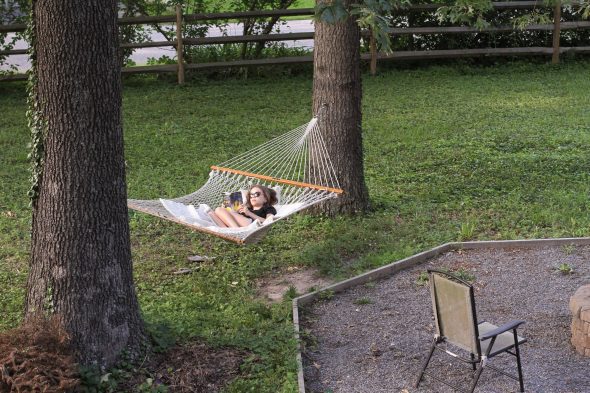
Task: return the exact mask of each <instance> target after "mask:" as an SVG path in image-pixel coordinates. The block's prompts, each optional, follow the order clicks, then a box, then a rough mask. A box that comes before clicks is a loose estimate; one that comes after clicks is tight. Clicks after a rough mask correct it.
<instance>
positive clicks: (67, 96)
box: [25, 0, 145, 366]
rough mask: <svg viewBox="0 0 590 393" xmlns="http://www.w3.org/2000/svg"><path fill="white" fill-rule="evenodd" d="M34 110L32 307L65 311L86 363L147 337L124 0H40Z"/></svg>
mask: <svg viewBox="0 0 590 393" xmlns="http://www.w3.org/2000/svg"><path fill="white" fill-rule="evenodd" d="M32 6H33V13H32V14H33V18H34V20H33V23H32V26H33V28H34V34H33V36H34V37H35V41H34V42H33V45H34V53H35V55H36V61H35V63H34V65H35V69H34V70H33V75H35V77H36V79H35V80H34V82H35V86H34V92H35V94H34V100H33V103H32V108H31V110H32V111H33V112H35V113H36V114H37V115H39V117H40V118H42V119H43V125H44V132H43V147H44V150H43V154H44V157H43V160H42V163H43V166H42V176H39V178H38V180H39V183H38V187H37V190H38V191H37V196H36V199H35V203H34V204H33V221H32V248H31V260H30V270H29V277H28V282H27V294H26V301H25V311H26V312H25V316H26V317H30V316H32V315H34V314H36V313H39V312H45V313H51V314H57V315H58V316H59V317H60V319H61V321H62V323H63V324H64V327H65V328H66V330H67V331H68V333H69V334H70V336H71V340H72V345H73V347H74V349H75V351H76V354H77V356H78V360H79V361H80V362H81V363H82V364H88V365H90V364H94V365H99V366H109V365H112V364H113V363H115V362H116V361H117V359H118V357H119V356H120V355H121V353H122V352H123V351H124V350H127V351H128V353H129V354H130V355H131V356H134V355H137V354H139V352H140V349H141V345H142V344H143V343H144V342H145V334H144V329H143V323H142V320H141V317H140V312H139V305H138V301H137V297H136V294H135V290H134V286H133V276H132V264H131V249H130V241H129V225H128V215H127V205H126V200H127V191H126V182H125V161H124V157H123V127H122V118H121V76H120V75H121V74H120V73H121V66H120V63H119V61H118V30H117V2H116V1H114V0H111V1H104V0H84V1H81V0H78V1H72V2H64V1H61V0H37V1H34V2H33V5H32Z"/></svg>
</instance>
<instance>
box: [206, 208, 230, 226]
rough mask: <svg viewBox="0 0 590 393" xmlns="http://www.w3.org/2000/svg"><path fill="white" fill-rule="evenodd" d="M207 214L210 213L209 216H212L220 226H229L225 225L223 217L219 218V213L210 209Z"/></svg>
mask: <svg viewBox="0 0 590 393" xmlns="http://www.w3.org/2000/svg"><path fill="white" fill-rule="evenodd" d="M207 214H209V217H211V219H212V220H213V221H214V222H215V224H217V226H218V227H222V228H226V227H227V225H225V222H223V221H222V220H221V218H219V217H218V216H217V214H215V213H214V212H213V211H211V210H210V211H208V212H207Z"/></svg>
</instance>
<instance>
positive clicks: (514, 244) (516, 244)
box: [293, 237, 590, 393]
mask: <svg viewBox="0 0 590 393" xmlns="http://www.w3.org/2000/svg"><path fill="white" fill-rule="evenodd" d="M565 244H573V245H577V246H583V245H590V237H579V238H553V239H532V240H498V241H496V240H491V241H473V242H452V243H445V244H443V245H441V246H438V247H435V248H433V249H431V250H428V251H424V252H421V253H419V254H415V255H412V256H410V257H407V258H404V259H401V260H399V261H396V262H393V263H390V264H389V265H385V266H382V267H380V268H377V269H374V270H371V271H368V272H366V273H363V274H361V275H359V276H356V277H352V278H349V279H347V280H344V281H341V282H338V283H335V284H332V285H330V286H327V287H325V288H322V289H319V290H317V291H315V292H311V293H308V294H305V295H303V296H299V297H296V298H295V299H293V326H294V329H295V339H296V340H297V383H298V385H299V393H305V380H304V378H303V359H302V357H301V349H302V348H301V341H300V335H299V305H302V306H303V305H306V304H309V303H312V302H314V301H315V300H317V298H319V297H320V296H321V294H322V293H326V292H332V293H337V292H341V291H344V290H346V289H348V288H351V287H354V286H357V285H361V284H365V283H367V282H370V281H373V280H376V279H378V278H382V277H387V276H391V275H393V274H395V273H397V272H399V271H401V270H404V269H407V268H410V267H413V266H416V265H419V264H421V263H423V262H425V261H427V260H429V259H431V258H434V257H436V256H438V255H440V254H443V253H445V252H447V251H454V250H474V249H478V248H523V247H529V248H538V247H547V246H559V245H565Z"/></svg>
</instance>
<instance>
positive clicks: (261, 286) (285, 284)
mask: <svg viewBox="0 0 590 393" xmlns="http://www.w3.org/2000/svg"><path fill="white" fill-rule="evenodd" d="M332 283H333V282H332V281H330V280H328V279H326V278H323V277H320V275H319V273H318V271H317V270H315V269H310V268H299V267H289V268H287V271H285V272H281V273H279V274H276V275H274V276H270V277H266V278H263V279H261V280H258V281H257V283H256V286H257V288H258V290H257V293H258V295H259V296H260V297H262V298H264V299H266V300H268V301H271V302H280V301H281V300H283V297H284V295H285V293H287V291H288V290H289V288H295V290H296V291H297V293H298V294H300V295H303V294H306V293H308V292H310V291H312V290H316V289H320V288H323V287H326V286H328V285H330V284H332Z"/></svg>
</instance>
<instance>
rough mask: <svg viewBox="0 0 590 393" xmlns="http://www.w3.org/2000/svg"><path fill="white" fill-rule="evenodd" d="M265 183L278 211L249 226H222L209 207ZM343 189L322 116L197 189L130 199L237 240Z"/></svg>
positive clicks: (214, 172)
mask: <svg viewBox="0 0 590 393" xmlns="http://www.w3.org/2000/svg"><path fill="white" fill-rule="evenodd" d="M255 184H260V185H263V186H267V187H271V188H273V189H274V190H275V191H277V197H278V203H277V204H276V205H274V207H275V209H276V210H277V214H276V215H275V216H274V218H272V219H271V218H269V219H267V220H265V221H264V223H262V224H261V223H258V222H257V221H256V220H254V222H252V223H251V224H250V225H249V226H247V227H241V228H226V227H219V226H217V225H216V224H215V223H214V222H213V221H212V219H211V218H210V217H209V215H208V214H207V210H208V207H211V208H213V209H215V207H217V206H221V204H222V202H223V199H224V193H228V192H236V191H240V190H248V189H249V188H250V187H251V186H252V185H255ZM342 192H343V191H342V190H341V189H340V185H339V183H338V179H337V178H336V175H335V171H334V167H333V165H332V162H331V160H330V157H329V156H328V151H327V149H326V145H325V143H324V141H323V139H322V136H321V133H320V128H319V124H318V118H317V117H314V118H313V119H311V121H310V122H309V123H307V124H304V125H302V126H300V127H297V128H295V129H294V130H291V131H289V132H287V133H285V134H283V135H281V136H278V137H276V138H274V139H271V140H269V141H267V142H265V143H263V144H262V145H260V146H257V147H255V148H253V149H252V150H249V151H247V152H246V153H243V154H241V155H239V156H237V157H235V158H232V159H230V160H228V161H226V162H223V163H221V164H219V165H215V166H212V167H211V172H210V173H209V179H208V180H207V182H206V183H205V184H204V185H203V186H202V187H201V188H200V189H198V190H197V191H195V192H193V193H192V194H189V195H185V196H182V197H179V198H175V199H158V200H137V199H129V200H128V201H127V205H128V206H129V208H131V209H133V210H137V211H140V212H144V213H148V214H151V215H154V216H157V217H160V218H164V219H166V220H170V221H174V222H177V223H179V224H182V225H186V226H188V227H190V228H192V229H194V230H198V231H201V232H205V233H208V234H212V235H215V236H219V237H221V238H223V239H226V240H231V241H234V242H236V243H241V244H244V243H255V242H257V241H259V240H260V239H261V238H262V237H263V236H264V235H265V234H266V233H267V232H268V230H269V229H270V227H271V225H272V224H274V223H275V222H277V221H280V220H283V219H285V218H286V217H288V216H290V215H291V214H294V213H296V212H298V211H301V210H303V209H306V208H308V207H310V206H313V205H315V204H316V203H319V202H321V201H324V200H327V199H330V198H335V197H337V196H338V194H340V193H342Z"/></svg>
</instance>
